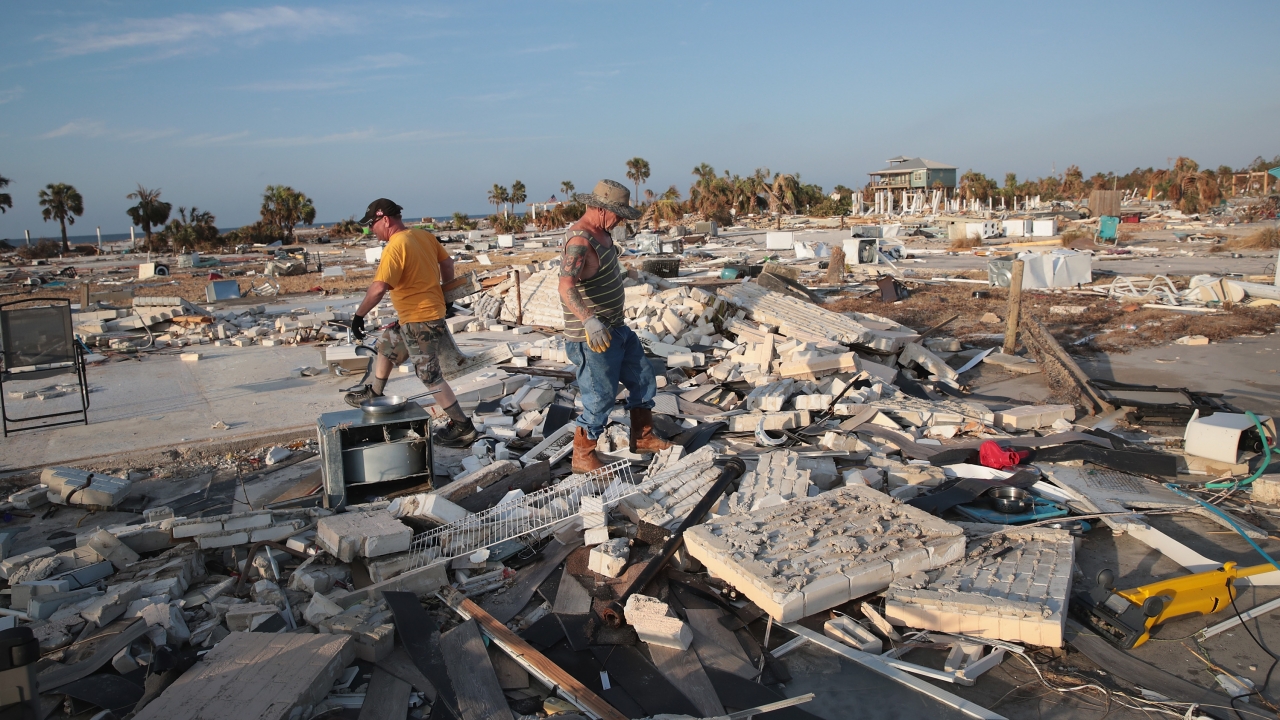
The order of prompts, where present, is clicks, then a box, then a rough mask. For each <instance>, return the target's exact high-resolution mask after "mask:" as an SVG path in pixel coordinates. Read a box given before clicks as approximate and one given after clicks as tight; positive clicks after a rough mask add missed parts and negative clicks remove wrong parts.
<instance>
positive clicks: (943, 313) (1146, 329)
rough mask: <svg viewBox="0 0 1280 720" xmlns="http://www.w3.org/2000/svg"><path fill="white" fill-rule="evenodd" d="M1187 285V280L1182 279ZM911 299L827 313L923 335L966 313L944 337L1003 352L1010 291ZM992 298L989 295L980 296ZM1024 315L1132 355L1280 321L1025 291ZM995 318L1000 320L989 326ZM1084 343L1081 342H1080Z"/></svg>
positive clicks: (1279, 317) (1245, 312) (1066, 342)
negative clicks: (883, 321) (893, 324)
mask: <svg viewBox="0 0 1280 720" xmlns="http://www.w3.org/2000/svg"><path fill="white" fill-rule="evenodd" d="M1179 282H1180V284H1185V282H1186V279H1185V278H1181V279H1179ZM908 287H909V288H910V289H911V296H910V297H908V298H907V299H906V300H903V301H901V302H898V303H894V304H885V303H883V302H881V301H880V300H879V297H878V296H877V295H873V296H867V297H862V298H854V297H842V298H840V299H837V300H835V301H833V302H831V303H830V304H828V305H827V306H826V307H827V309H829V310H833V311H836V312H864V313H875V314H877V315H883V316H885V317H888V318H890V319H892V320H895V321H897V322H900V323H902V324H904V325H906V326H908V327H911V328H915V329H916V330H923V329H925V328H928V327H932V326H933V325H936V324H937V323H939V322H941V321H942V320H945V319H947V318H948V317H951V316H952V315H959V316H960V317H959V318H958V319H956V320H955V321H954V322H952V323H951V324H950V325H949V326H947V328H946V329H945V330H944V331H943V332H942V334H945V335H949V336H952V337H955V338H957V339H959V340H961V341H963V342H966V343H968V344H971V345H976V346H979V347H990V346H996V345H999V344H1000V343H1001V338H1002V337H1003V333H1004V319H1005V312H1006V307H1007V303H1008V299H1007V298H1008V295H1007V291H1006V290H1005V289H1003V288H987V287H983V286H978V285H969V284H954V285H952V284H947V285H917V286H914V287H913V286H912V284H911V283H908ZM975 292H986V293H987V294H988V296H987V297H974V293H975ZM1055 306H1059V307H1083V308H1084V310H1083V311H1082V312H1079V314H1072V313H1070V312H1068V313H1067V314H1061V313H1055V312H1053V310H1052V308H1053V307H1055ZM1022 312H1023V313H1024V314H1026V315H1028V316H1030V317H1033V318H1035V319H1037V320H1039V321H1040V322H1041V323H1043V324H1044V326H1045V327H1046V328H1047V329H1048V330H1049V331H1050V332H1051V333H1052V334H1053V335H1054V337H1055V338H1057V339H1058V341H1059V342H1061V343H1062V344H1063V346H1064V347H1070V349H1071V351H1072V352H1080V351H1082V350H1093V351H1106V352H1128V351H1129V350H1133V349H1136V348H1141V347H1150V346H1155V345H1165V344H1168V343H1171V342H1173V341H1174V340H1176V339H1178V338H1180V337H1182V336H1184V335H1204V336H1205V337H1208V338H1209V339H1210V340H1212V341H1215V342H1216V341H1221V340H1227V339H1230V338H1233V337H1239V336H1241V335H1249V334H1258V333H1266V332H1271V331H1272V330H1274V328H1275V326H1276V324H1277V323H1280V307H1256V308H1251V307H1244V306H1242V305H1236V306H1234V307H1232V308H1230V309H1228V310H1227V311H1226V312H1223V313H1218V314H1212V315H1191V314H1186V313H1179V312H1174V311H1169V310H1156V309H1148V308H1143V307H1142V306H1141V304H1139V303H1133V302H1117V301H1115V300H1110V299H1107V298H1103V297H1096V298H1094V297H1088V296H1080V295H1049V294H1041V293H1036V292H1029V291H1024V293H1023V295H1022ZM987 313H992V314H994V315H995V316H996V317H997V318H998V320H999V321H998V322H988V323H984V322H982V317H983V316H984V315H986V314H987ZM1077 343H1079V344H1077Z"/></svg>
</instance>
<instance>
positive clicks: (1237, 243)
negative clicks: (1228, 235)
mask: <svg viewBox="0 0 1280 720" xmlns="http://www.w3.org/2000/svg"><path fill="white" fill-rule="evenodd" d="M1227 244H1228V245H1229V246H1230V247H1231V249H1232V250H1275V249H1277V248H1280V230H1277V229H1276V228H1262V229H1261V230H1258V231H1257V232H1254V233H1251V234H1249V235H1245V236H1244V237H1242V238H1235V239H1234V240H1232V241H1231V242H1229V243H1227Z"/></svg>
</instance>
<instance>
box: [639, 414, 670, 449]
mask: <svg viewBox="0 0 1280 720" xmlns="http://www.w3.org/2000/svg"><path fill="white" fill-rule="evenodd" d="M669 447H671V443H669V442H667V441H666V440H663V439H662V438H660V437H658V436H657V435H654V434H653V411H652V410H650V409H648V408H632V409H631V452H633V453H655V452H658V451H659V450H666V449H667V448H669Z"/></svg>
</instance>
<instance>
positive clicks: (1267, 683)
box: [1227, 588, 1280, 720]
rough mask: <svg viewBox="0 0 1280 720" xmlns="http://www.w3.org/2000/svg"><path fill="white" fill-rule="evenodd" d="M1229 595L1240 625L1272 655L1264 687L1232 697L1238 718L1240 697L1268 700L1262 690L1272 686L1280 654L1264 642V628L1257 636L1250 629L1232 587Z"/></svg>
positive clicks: (1241, 719) (1242, 719) (1263, 683)
mask: <svg viewBox="0 0 1280 720" xmlns="http://www.w3.org/2000/svg"><path fill="white" fill-rule="evenodd" d="M1227 597H1229V598H1231V609H1232V610H1234V611H1235V613H1236V619H1237V620H1239V621H1240V627H1243V628H1244V631H1245V632H1247V633H1249V637H1250V638H1253V642H1254V643H1256V644H1257V645H1258V647H1260V648H1262V651H1263V652H1265V653H1266V654H1268V655H1270V656H1271V667H1269V668H1267V676H1266V678H1264V679H1263V681H1262V687H1260V688H1255V689H1254V691H1253V692H1251V693H1246V694H1244V695H1236V696H1234V697H1232V698H1231V709H1232V710H1233V711H1234V712H1235V714H1236V717H1237V718H1240V711H1239V710H1236V700H1238V699H1240V698H1242V697H1250V696H1252V695H1257V696H1258V698H1259V699H1261V700H1263V701H1265V700H1266V698H1264V697H1263V695H1262V691H1263V690H1266V689H1267V688H1268V687H1270V686H1271V673H1273V672H1275V669H1276V665H1277V664H1280V655H1276V654H1275V653H1273V652H1271V648H1269V647H1267V646H1266V645H1265V644H1264V643H1263V642H1262V640H1261V637H1262V630H1261V629H1259V630H1258V634H1257V636H1255V635H1254V634H1253V631H1252V630H1250V629H1249V623H1248V622H1247V621H1245V619H1244V618H1243V617H1242V616H1241V615H1240V608H1239V607H1236V594H1235V593H1234V592H1231V589H1230V588H1228V590H1227ZM1240 720H1244V718H1240Z"/></svg>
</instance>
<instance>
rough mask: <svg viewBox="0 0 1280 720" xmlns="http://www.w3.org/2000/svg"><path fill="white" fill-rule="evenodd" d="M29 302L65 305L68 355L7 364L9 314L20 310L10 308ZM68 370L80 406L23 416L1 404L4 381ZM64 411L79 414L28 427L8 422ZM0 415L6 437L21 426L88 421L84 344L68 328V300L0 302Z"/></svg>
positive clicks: (62, 414) (56, 415)
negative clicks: (10, 411) (72, 375)
mask: <svg viewBox="0 0 1280 720" xmlns="http://www.w3.org/2000/svg"><path fill="white" fill-rule="evenodd" d="M33 302H39V303H42V304H41V305H39V306H35V307H31V308H26V309H29V310H34V309H37V308H38V307H46V308H47V307H56V306H59V305H63V306H65V307H66V313H65V314H64V315H63V318H62V320H63V322H62V325H63V329H64V332H65V337H66V341H65V345H64V347H65V346H66V345H69V346H70V347H71V350H72V351H71V355H70V357H68V356H66V355H58V356H57V357H56V358H51V360H52V362H48V363H39V364H25V365H17V366H14V365H11V364H10V363H11V362H13V361H14V358H13V357H11V354H13V353H15V352H16V350H13V348H14V346H15V343H13V342H12V341H11V338H10V337H8V335H9V333H10V332H11V331H10V329H9V328H10V327H11V322H10V318H11V316H12V315H14V314H15V313H20V312H22V310H21V309H16V310H15V309H10V308H11V306H14V305H22V304H29V303H33ZM68 373H71V374H74V375H75V376H76V382H77V384H78V385H79V390H80V409H78V410H65V411H62V412H55V413H45V414H43V415H28V416H26V417H9V409H8V407H7V406H6V404H5V392H4V385H5V382H6V381H8V382H10V383H12V382H13V381H14V380H39V379H41V378H46V377H52V376H55V375H66V374H68ZM67 415H79V416H80V417H79V418H74V419H68V420H59V421H58V422H47V423H41V424H39V425H32V426H30V427H15V428H12V429H10V427H9V425H10V423H27V422H34V421H37V420H47V419H49V418H59V417H65V416H67ZM0 418H2V419H3V428H4V437H9V434H10V433H11V432H14V433H16V432H23V431H25V430H39V429H42V428H49V427H58V426H60V425H74V424H77V423H84V424H85V425H88V424H89V378H88V370H87V366H86V363H85V351H84V347H83V346H82V345H81V344H80V342H79V341H77V340H76V337H75V333H74V332H73V331H72V329H71V301H70V300H67V299H65V298H45V299H41V300H38V301H37V300H31V299H27V300H15V301H12V302H7V303H0Z"/></svg>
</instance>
